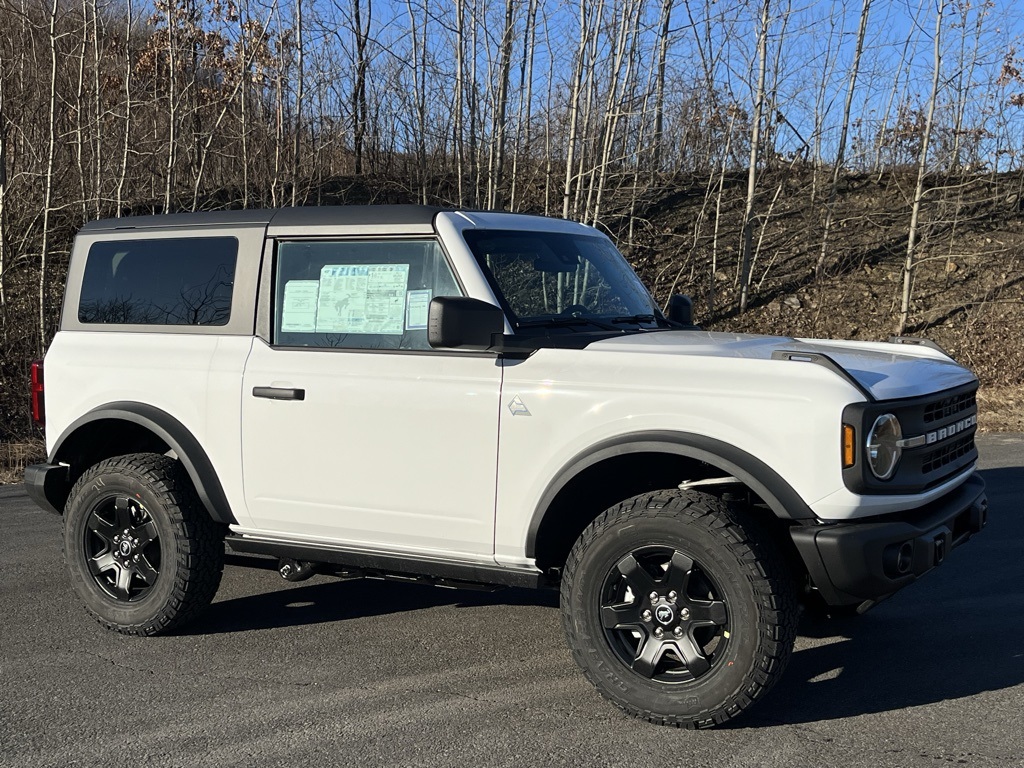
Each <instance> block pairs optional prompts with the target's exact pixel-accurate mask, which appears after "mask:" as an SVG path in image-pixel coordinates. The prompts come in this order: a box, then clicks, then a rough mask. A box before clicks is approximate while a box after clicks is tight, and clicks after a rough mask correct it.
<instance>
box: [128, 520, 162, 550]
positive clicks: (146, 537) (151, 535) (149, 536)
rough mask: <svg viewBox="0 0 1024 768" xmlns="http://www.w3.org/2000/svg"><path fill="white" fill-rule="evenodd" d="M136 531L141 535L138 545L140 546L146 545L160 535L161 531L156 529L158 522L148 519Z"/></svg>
mask: <svg viewBox="0 0 1024 768" xmlns="http://www.w3.org/2000/svg"><path fill="white" fill-rule="evenodd" d="M134 533H135V535H136V536H138V537H139V543H138V545H137V546H139V547H144V546H146V545H147V544H149V543H150V542H151V541H155V540H156V539H157V538H158V537H159V536H160V532H159V531H158V530H157V529H156V523H154V522H153V521H152V520H147V521H146V522H145V523H144V524H143V525H140V526H139V527H138V528H136V529H135V531H134Z"/></svg>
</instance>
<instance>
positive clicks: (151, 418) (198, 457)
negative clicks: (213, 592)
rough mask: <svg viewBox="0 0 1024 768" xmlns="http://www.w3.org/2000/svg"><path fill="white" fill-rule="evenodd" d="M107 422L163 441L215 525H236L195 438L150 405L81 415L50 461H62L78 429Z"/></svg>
mask: <svg viewBox="0 0 1024 768" xmlns="http://www.w3.org/2000/svg"><path fill="white" fill-rule="evenodd" d="M107 420H115V421H127V422H129V423H132V424H137V425H139V426H141V427H144V428H146V429H148V430H149V431H150V432H152V433H153V434H155V435H156V436H157V437H159V438H160V439H161V440H163V442H164V443H166V444H167V446H168V447H169V448H171V450H173V451H174V453H175V455H177V457H178V460H179V461H180V462H181V464H182V466H183V467H185V471H186V472H188V476H189V477H190V478H191V479H192V484H193V485H194V486H195V488H196V493H198V494H199V499H200V501H202V502H203V506H205V507H206V510H207V511H208V512H209V513H210V517H212V518H213V519H214V520H215V521H217V522H218V523H226V524H235V523H237V522H238V521H237V520H236V519H235V516H234V513H232V511H231V505H230V504H228V497H227V495H226V494H225V493H224V487H223V486H222V485H221V482H220V478H219V477H217V472H216V470H215V469H214V467H213V462H212V461H210V457H209V456H208V455H207V453H206V450H205V449H204V448H203V446H202V445H200V443H199V441H198V440H197V439H196V438H195V435H193V434H192V433H191V432H190V431H189V429H188V428H187V427H186V426H185V425H184V424H182V423H181V422H180V421H178V420H177V419H176V418H174V417H173V416H171V415H170V414H169V413H167V412H166V411H162V410H160V409H159V408H156V407H154V406H152V405H147V404H145V403H135V402H129V401H122V402H115V403H107V404H106V405H101V406H98V407H96V408H93V409H92V410H91V411H89V412H88V413H86V414H85V415H84V416H81V417H80V418H78V419H76V420H75V421H74V422H73V423H72V424H71V425H70V426H69V427H68V428H67V429H65V430H64V432H63V433H61V436H60V437H59V438H58V439H57V442H56V443H55V444H54V447H53V450H52V451H51V453H50V458H49V462H50V463H51V464H58V463H59V462H60V461H61V460H62V458H65V457H62V455H61V449H62V448H63V447H64V445H65V443H66V442H67V440H68V438H70V437H71V436H72V435H74V434H75V433H76V432H77V431H78V430H79V429H80V428H82V427H83V426H85V425H87V424H90V423H92V422H96V421H107Z"/></svg>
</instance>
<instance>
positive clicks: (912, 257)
mask: <svg viewBox="0 0 1024 768" xmlns="http://www.w3.org/2000/svg"><path fill="white" fill-rule="evenodd" d="M946 2H947V0H942V1H941V2H940V3H939V9H938V11H937V12H936V14H935V47H934V58H933V67H932V89H931V94H930V95H929V97H928V115H927V117H926V118H925V123H924V134H923V135H922V136H921V154H920V156H919V157H918V161H917V184H916V185H915V187H914V205H913V208H912V209H911V211H910V233H909V235H908V236H907V258H906V261H905V262H904V264H903V293H902V296H901V300H900V323H899V331H898V332H899V334H900V335H903V333H904V332H905V331H906V330H907V321H908V319H909V317H910V302H911V299H912V297H913V288H914V268H915V266H916V263H917V251H916V248H917V240H918V227H919V225H920V218H921V203H922V201H923V200H924V195H925V189H924V179H925V176H926V175H927V171H928V145H929V143H930V142H931V136H932V124H933V121H934V119H935V105H936V103H937V102H938V99H939V75H940V74H941V71H942V21H943V16H944V14H945V11H946Z"/></svg>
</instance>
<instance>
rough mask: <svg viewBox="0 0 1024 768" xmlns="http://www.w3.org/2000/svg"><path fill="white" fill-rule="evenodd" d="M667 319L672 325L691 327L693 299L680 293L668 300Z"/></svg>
mask: <svg viewBox="0 0 1024 768" xmlns="http://www.w3.org/2000/svg"><path fill="white" fill-rule="evenodd" d="M668 319H669V320H671V321H672V322H673V323H679V324H680V325H685V326H688V327H691V328H692V327H693V299H691V298H690V297H689V296H686V295H684V294H681V293H677V294H676V295H675V296H673V297H672V298H671V299H669V300H668Z"/></svg>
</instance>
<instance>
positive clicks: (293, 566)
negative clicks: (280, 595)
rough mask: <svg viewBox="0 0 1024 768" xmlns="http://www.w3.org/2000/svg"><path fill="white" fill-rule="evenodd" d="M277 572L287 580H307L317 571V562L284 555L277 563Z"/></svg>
mask: <svg viewBox="0 0 1024 768" xmlns="http://www.w3.org/2000/svg"><path fill="white" fill-rule="evenodd" d="M277 572H278V573H279V574H281V578H282V579H284V580H285V581H305V580H306V579H308V578H309V577H310V576H313V575H314V574H315V573H316V563H311V562H309V561H307V560H292V559H291V558H287V557H283V558H281V559H280V560H279V561H278V563H277Z"/></svg>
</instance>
